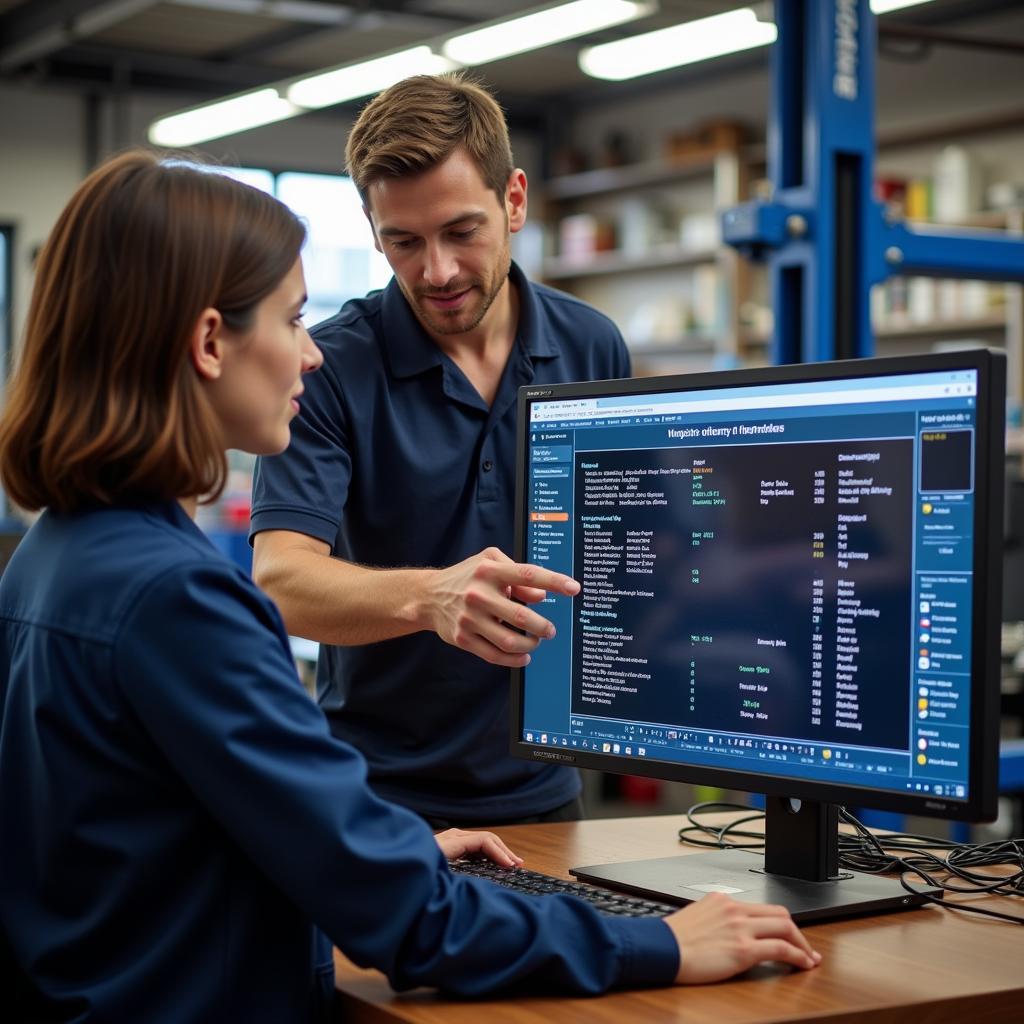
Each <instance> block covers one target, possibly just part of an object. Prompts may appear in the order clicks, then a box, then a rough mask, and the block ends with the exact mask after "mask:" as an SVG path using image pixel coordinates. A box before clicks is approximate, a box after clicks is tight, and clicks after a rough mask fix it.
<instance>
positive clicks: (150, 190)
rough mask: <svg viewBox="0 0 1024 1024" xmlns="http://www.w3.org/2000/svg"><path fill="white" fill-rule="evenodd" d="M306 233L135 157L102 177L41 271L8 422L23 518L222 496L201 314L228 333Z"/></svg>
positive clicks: (239, 192) (245, 322) (82, 190)
mask: <svg viewBox="0 0 1024 1024" xmlns="http://www.w3.org/2000/svg"><path fill="white" fill-rule="evenodd" d="M304 238H305V229H304V228H303V226H302V224H301V222H300V221H299V220H298V219H297V218H296V217H295V215H294V214H293V213H292V212H291V211H290V210H288V208H287V207H285V206H284V205H282V204H281V203H279V202H277V200H275V199H272V198H271V197H270V196H268V195H265V194H264V193H262V192H259V191H258V190H256V189H254V188H250V187H248V186H246V185H242V184H240V183H239V182H237V181H232V180H231V179H229V178H227V177H225V176H224V175H222V174H214V173H212V172H211V171H208V170H199V169H197V168H196V167H193V166H186V165H183V164H182V163H181V162H180V161H179V162H178V163H168V162H164V161H162V160H161V159H160V157H159V156H157V155H156V154H154V153H150V152H148V151H144V150H142V151H135V152H131V153H126V154H124V155H122V156H118V157H115V158H114V159H112V160H110V161H108V162H107V163H106V164H104V165H103V166H101V167H100V168H98V169H97V170H96V171H94V172H93V173H92V174H91V175H90V176H89V177H88V178H87V179H86V180H85V181H84V182H83V183H82V185H81V186H79V188H78V190H77V191H76V192H75V194H74V196H72V198H71V200H70V202H69V203H68V205H67V206H66V207H65V209H64V211H63V212H62V213H61V215H60V218H59V219H58V221H57V224H56V226H55V227H54V229H53V231H52V232H51V234H50V237H49V239H48V241H47V242H46V245H45V246H44V247H43V251H42V253H41V254H40V257H39V265H38V268H37V271H36V280H35V286H34V288H33V291H32V301H31V304H30V307H29V313H28V319H27V322H26V328H25V340H24V345H23V347H22V350H21V354H20V359H19V361H18V366H17V369H16V370H15V373H14V375H13V377H12V378H11V382H10V387H9V389H8V393H7V402H6V406H5V408H4V411H3V416H2V418H0V477H2V478H3V484H4V487H5V488H6V489H7V493H8V494H9V495H10V496H11V498H12V499H13V500H14V501H16V502H17V503H18V504H19V505H21V506H22V507H24V508H27V509H38V508H44V507H49V508H52V509H54V510H55V511H57V512H74V511H76V510H78V509H81V508H83V507H86V506H90V505H97V504H99V505H110V504H115V503H126V502H127V503H135V502H142V501H154V500H170V499H174V498H184V497H193V496H202V495H206V496H207V497H213V496H216V495H217V494H218V493H219V492H220V491H221V490H222V489H223V486H224V481H225V479H226V476H227V464H226V461H225V454H224V443H223V437H222V431H221V428H220V425H219V421H218V419H217V417H216V415H215V414H214V412H213V409H212V408H211V406H210V404H209V401H208V399H207V397H206V393H205V391H204V389H203V387H202V385H201V383H200V380H199V376H198V374H197V373H196V371H195V368H194V367H193V366H192V363H191V361H190V359H189V346H190V340H191V335H192V332H193V330H194V329H195V326H196V324H197V322H198V319H199V316H200V314H201V313H202V311H203V310H204V309H207V308H210V307H212V308H214V309H217V310H218V311H219V312H220V314H221V316H222V317H223V320H224V323H225V325H226V326H227V327H228V328H229V329H230V330H232V331H235V332H244V331H246V330H248V329H249V328H250V327H251V326H252V324H253V322H254V318H255V312H256V306H257V305H258V304H259V303H260V302H261V301H262V300H263V299H264V298H265V297H266V296H267V295H269V294H270V293H271V292H272V291H274V289H275V288H277V286H278V285H279V284H280V283H281V281H282V280H283V278H284V277H285V275H286V274H287V273H288V271H289V270H290V269H291V268H292V267H293V266H294V265H295V261H296V259H298V256H299V250H300V248H301V246H302V242H303V240H304Z"/></svg>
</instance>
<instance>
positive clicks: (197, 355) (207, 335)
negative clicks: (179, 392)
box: [189, 306, 224, 380]
mask: <svg viewBox="0 0 1024 1024" xmlns="http://www.w3.org/2000/svg"><path fill="white" fill-rule="evenodd" d="M223 333H224V318H223V317H222V316H221V315H220V313H219V312H217V310H215V309H214V308H213V307H212V306H210V307H208V308H206V309H204V310H203V311H202V313H200V314H199V318H198V319H197V320H196V324H195V327H193V328H192V336H191V338H190V339H189V358H190V359H191V360H192V365H193V366H194V367H195V368H196V373H198V374H199V376H200V377H202V378H204V379H205V380H217V379H218V378H219V377H220V375H221V373H222V372H223V370H224V339H223V337H222V334H223Z"/></svg>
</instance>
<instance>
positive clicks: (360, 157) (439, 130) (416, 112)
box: [345, 72, 514, 204]
mask: <svg viewBox="0 0 1024 1024" xmlns="http://www.w3.org/2000/svg"><path fill="white" fill-rule="evenodd" d="M458 146H465V147H466V150H467V151H468V152H469V155H470V156H471V157H472V158H473V161H474V163H476V166H477V169H478V170H479V171H480V176H481V178H483V181H484V184H485V185H486V186H487V187H488V188H489V189H491V190H493V191H494V192H495V193H496V194H497V196H498V202H499V203H502V204H504V202H505V189H506V187H507V186H508V179H509V175H510V174H511V173H512V171H513V169H514V168H513V163H512V147H511V145H510V144H509V138H508V126H507V125H506V123H505V115H504V114H503V113H502V111H501V107H500V106H498V102H497V100H495V98H494V97H493V96H492V95H491V94H490V93H489V92H488V91H487V90H486V89H485V88H484V87H483V86H482V85H480V84H479V83H478V82H475V81H473V79H472V78H469V77H467V76H466V74H465V73H464V72H455V73H453V74H443V75H414V76H413V77H411V78H406V79H404V80H403V81H401V82H397V83H396V84H395V85H392V86H391V87H390V88H388V89H385V90H384V91H383V92H382V93H379V94H378V95H377V96H375V97H374V98H373V99H372V100H370V102H369V103H368V104H367V105H366V106H365V107H364V108H363V109H362V111H361V112H360V114H359V117H358V118H356V123H355V124H354V125H353V126H352V130H351V131H350V132H349V136H348V143H347V145H346V147H345V164H346V168H347V170H348V173H349V174H350V175H351V176H352V181H353V182H354V183H355V186H356V188H357V189H358V190H359V194H360V196H361V197H362V200H363V202H364V203H366V201H367V191H368V189H369V187H370V186H371V185H372V184H373V183H374V182H375V181H378V180H380V179H381V178H404V177H406V176H407V175H415V174H421V173H423V172H424V171H428V170H431V169H432V168H434V167H437V166H438V165H439V164H441V163H444V161H445V160H447V159H448V157H450V156H451V155H452V153H453V152H454V151H455V149H456V148H457V147H458Z"/></svg>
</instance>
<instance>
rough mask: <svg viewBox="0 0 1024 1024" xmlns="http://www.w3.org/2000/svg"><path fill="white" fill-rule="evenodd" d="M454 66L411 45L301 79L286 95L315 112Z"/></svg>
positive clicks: (429, 49) (292, 100) (292, 85)
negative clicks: (405, 48) (402, 81)
mask: <svg viewBox="0 0 1024 1024" xmlns="http://www.w3.org/2000/svg"><path fill="white" fill-rule="evenodd" d="M455 67H456V65H455V64H453V63H452V61H450V60H449V59H448V58H447V57H442V56H440V55H439V54H436V53H434V51H433V50H431V48H430V47H429V46H414V47H412V48H411V49H408V50H400V51H399V52H397V53H389V54H386V55H385V56H383V57H374V58H373V59H372V60H364V61H360V62H359V63H358V64H348V65H346V66H344V67H340V68H335V69H334V70H332V71H324V72H321V73H320V74H317V75H310V76H309V77H307V78H300V79H298V80H297V81H295V82H293V83H292V84H291V85H290V86H289V87H288V89H287V92H286V95H287V97H288V99H289V100H291V102H292V103H295V104H297V105H298V106H300V107H305V108H306V109H308V110H317V109H319V108H320V107H329V106H331V104H333V103H344V102H345V100H355V99H359V97H361V96H369V95H371V94H372V93H375V92H380V91H381V89H386V88H387V87H388V86H389V85H394V84H395V82H399V81H401V80H402V79H403V78H408V77H409V76H410V75H437V74H440V73H441V72H442V71H452V70H454V68H455Z"/></svg>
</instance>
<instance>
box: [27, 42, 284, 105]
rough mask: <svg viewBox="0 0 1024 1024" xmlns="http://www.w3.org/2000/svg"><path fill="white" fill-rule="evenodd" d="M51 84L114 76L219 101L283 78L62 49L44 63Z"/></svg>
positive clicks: (163, 57)
mask: <svg viewBox="0 0 1024 1024" xmlns="http://www.w3.org/2000/svg"><path fill="white" fill-rule="evenodd" d="M47 63H48V67H47V69H46V70H47V72H48V74H49V76H50V77H51V78H52V79H55V80H60V79H61V78H74V77H78V76H80V75H81V73H82V72H83V71H85V72H87V73H88V74H89V77H92V75H93V74H95V76H96V79H97V80H100V81H102V80H104V79H107V80H113V77H114V75H115V74H117V75H118V76H120V78H121V80H122V81H125V82H126V84H129V85H130V84H136V83H137V84H144V83H154V82H160V83H161V87H162V88H169V89H178V90H181V91H182V92H186V93H187V92H190V91H193V90H200V91H203V92H209V91H216V92H219V93H221V94H222V95H226V94H227V93H234V92H239V91H241V90H244V89H251V88H255V87H257V86H261V85H266V84H267V83H268V82H275V81H278V80H279V79H280V78H281V69H280V68H274V67H267V66H265V65H262V64H249V63H244V62H241V61H228V60H220V61H217V60H202V59H199V58H195V57H183V56H178V55H176V54H167V53H152V52H150V51H148V50H135V49H126V48H123V47H114V46H97V45H95V44H90V43H78V44H76V45H74V46H69V47H66V48H65V49H64V50H62V51H61V52H60V53H59V54H55V55H54V56H53V57H52V58H51V59H50V60H49V61H48V62H47Z"/></svg>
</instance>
